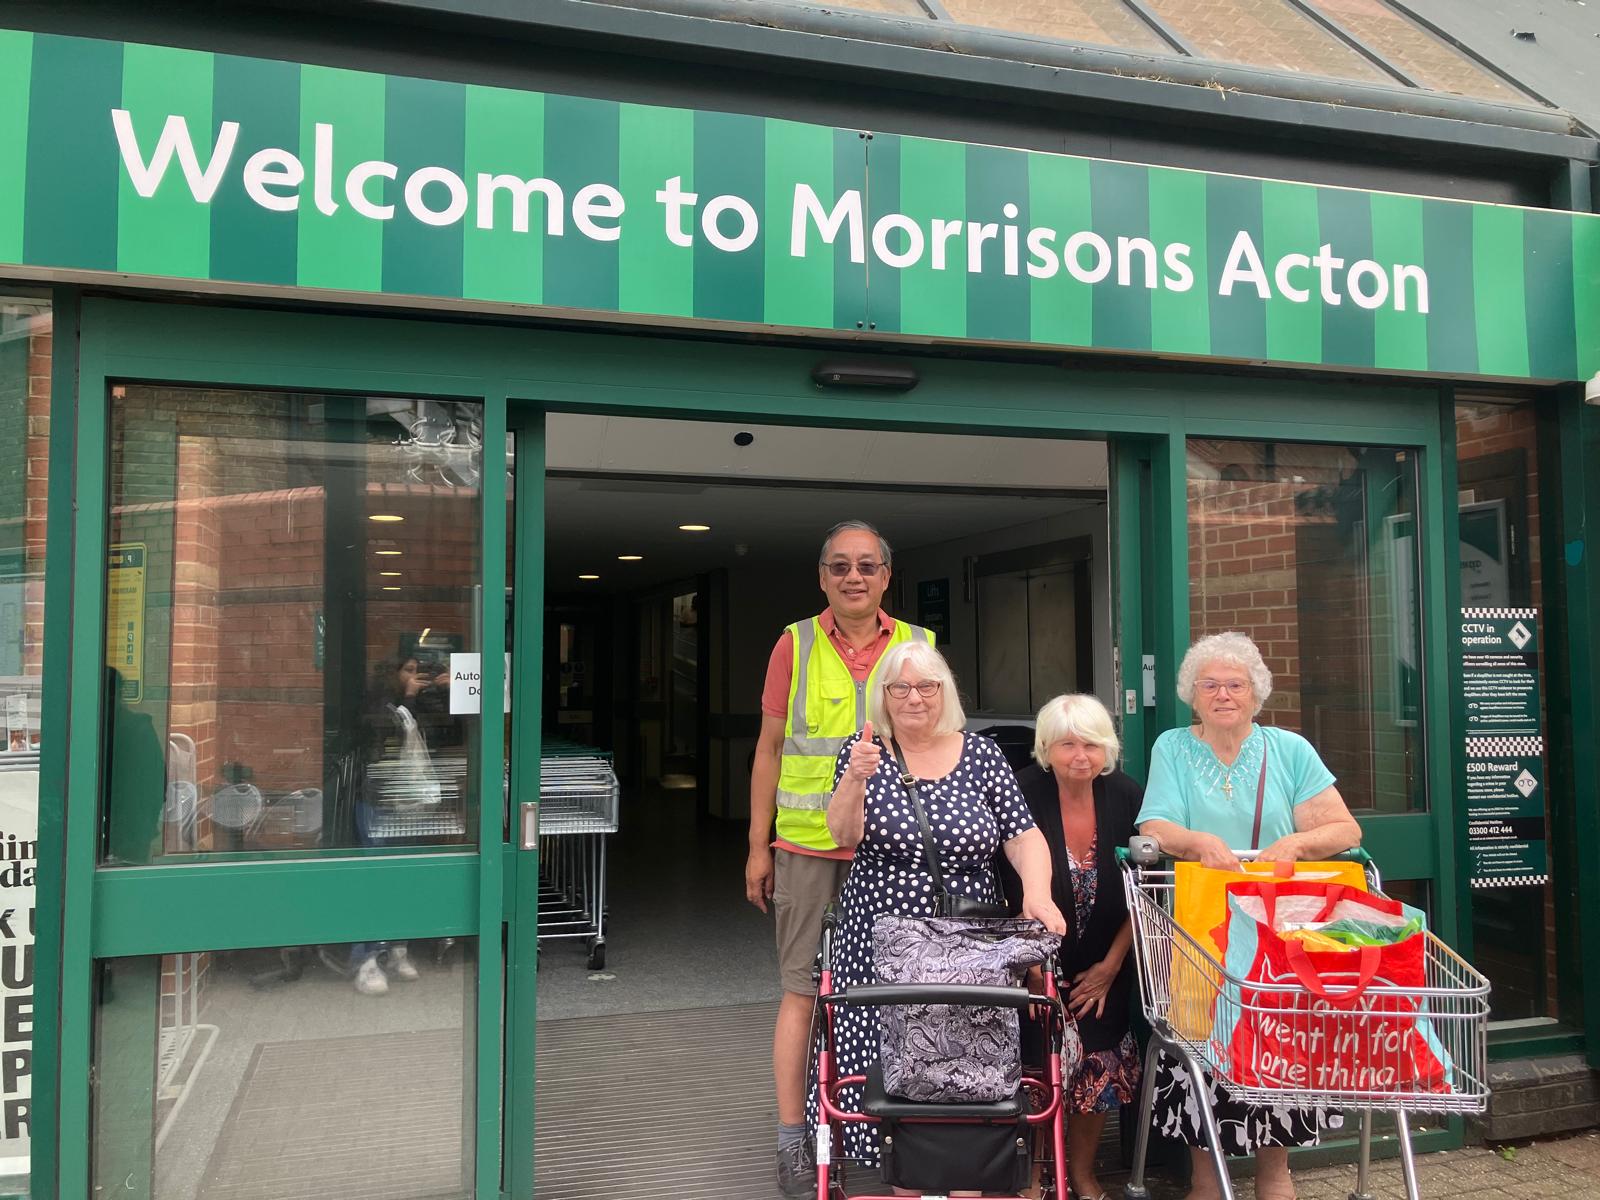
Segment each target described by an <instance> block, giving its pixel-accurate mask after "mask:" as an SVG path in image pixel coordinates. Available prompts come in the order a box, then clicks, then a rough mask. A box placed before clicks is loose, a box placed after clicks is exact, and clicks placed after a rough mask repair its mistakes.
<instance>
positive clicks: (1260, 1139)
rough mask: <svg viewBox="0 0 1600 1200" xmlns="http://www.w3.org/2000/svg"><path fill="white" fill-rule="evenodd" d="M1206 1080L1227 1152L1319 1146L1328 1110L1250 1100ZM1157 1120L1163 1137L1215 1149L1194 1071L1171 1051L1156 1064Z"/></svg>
mask: <svg viewBox="0 0 1600 1200" xmlns="http://www.w3.org/2000/svg"><path fill="white" fill-rule="evenodd" d="M1206 1083H1207V1084H1208V1085H1209V1086H1210V1091H1211V1095H1210V1101H1211V1111H1212V1112H1214V1113H1215V1114H1216V1117H1217V1132H1218V1133H1219V1134H1220V1135H1221V1137H1222V1152H1223V1153H1224V1154H1228V1155H1241V1154H1254V1153H1255V1152H1256V1151H1257V1150H1259V1149H1261V1148H1262V1147H1263V1146H1314V1145H1316V1144H1317V1141H1318V1138H1319V1134H1318V1131H1319V1130H1320V1129H1321V1127H1322V1125H1323V1123H1324V1122H1323V1116H1324V1113H1323V1110H1322V1109H1320V1108H1291V1107H1289V1106H1288V1105H1255V1104H1244V1103H1242V1102H1240V1101H1238V1100H1235V1099H1233V1097H1231V1096H1229V1095H1228V1093H1227V1092H1225V1091H1223V1090H1222V1088H1221V1087H1220V1086H1219V1085H1218V1084H1217V1082H1216V1081H1215V1080H1213V1079H1212V1078H1211V1077H1210V1075H1207V1076H1206ZM1151 1123H1152V1126H1153V1128H1154V1129H1155V1131H1156V1132H1157V1133H1159V1134H1161V1135H1162V1136H1163V1137H1170V1138H1182V1139H1183V1141H1184V1142H1185V1143H1186V1144H1188V1145H1190V1146H1198V1147H1200V1148H1201V1149H1203V1150H1204V1149H1210V1143H1209V1142H1208V1141H1207V1139H1206V1127H1205V1124H1204V1123H1203V1121H1202V1120H1201V1116H1200V1107H1199V1103H1198V1101H1197V1097H1196V1095H1195V1087H1194V1084H1193V1082H1192V1081H1191V1080H1190V1078H1189V1072H1188V1071H1186V1070H1185V1069H1184V1068H1183V1066H1182V1064H1181V1063H1180V1062H1179V1061H1178V1060H1177V1059H1176V1058H1173V1057H1172V1056H1170V1055H1168V1054H1166V1053H1165V1052H1163V1053H1162V1054H1160V1055H1159V1056H1158V1058H1157V1062H1156V1094H1155V1102H1154V1105H1153V1114H1152V1117H1151Z"/></svg>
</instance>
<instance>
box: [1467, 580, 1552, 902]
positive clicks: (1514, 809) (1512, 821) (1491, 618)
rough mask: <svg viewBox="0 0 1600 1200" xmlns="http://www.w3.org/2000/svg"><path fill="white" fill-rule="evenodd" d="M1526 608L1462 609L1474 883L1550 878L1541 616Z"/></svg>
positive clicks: (1533, 882)
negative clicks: (1541, 702)
mask: <svg viewBox="0 0 1600 1200" xmlns="http://www.w3.org/2000/svg"><path fill="white" fill-rule="evenodd" d="M1538 615H1539V614H1538V610H1537V609H1532V608H1463V609H1462V610H1461V624H1460V637H1461V658H1462V697H1463V701H1464V707H1465V710H1466V731H1467V735H1466V762H1465V779H1466V805H1465V811H1466V817H1467V840H1468V845H1469V848H1470V851H1471V854H1472V874H1471V884H1472V886H1473V887H1475V888H1504V887H1529V886H1542V885H1543V884H1544V883H1545V882H1546V881H1547V880H1548V879H1549V877H1550V858H1549V849H1548V846H1547V843H1546V819H1545V797H1544V739H1543V731H1542V728H1541V725H1540V718H1539V622H1538Z"/></svg>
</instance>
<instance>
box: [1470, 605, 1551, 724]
mask: <svg viewBox="0 0 1600 1200" xmlns="http://www.w3.org/2000/svg"><path fill="white" fill-rule="evenodd" d="M1538 630H1539V622H1538V612H1537V610H1536V609H1532V608H1464V609H1462V610H1461V657H1462V699H1463V703H1464V707H1465V709H1466V728H1467V735H1468V736H1469V737H1479V736H1482V735H1484V734H1521V735H1525V736H1530V737H1536V736H1538V735H1539V734H1540V733H1542V732H1543V731H1542V730H1541V729H1540V726H1539V634H1538Z"/></svg>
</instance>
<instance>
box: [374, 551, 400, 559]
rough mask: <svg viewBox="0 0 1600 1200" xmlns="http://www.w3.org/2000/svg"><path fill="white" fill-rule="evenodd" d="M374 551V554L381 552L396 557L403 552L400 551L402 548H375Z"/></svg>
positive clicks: (388, 556) (385, 555)
mask: <svg viewBox="0 0 1600 1200" xmlns="http://www.w3.org/2000/svg"><path fill="white" fill-rule="evenodd" d="M373 553H374V554H381V555H383V556H384V557H385V558H394V557H395V556H397V555H399V554H401V553H403V551H400V550H374V551H373Z"/></svg>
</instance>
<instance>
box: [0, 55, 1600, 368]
mask: <svg viewBox="0 0 1600 1200" xmlns="http://www.w3.org/2000/svg"><path fill="white" fill-rule="evenodd" d="M0 264H16V265H20V266H24V267H30V268H39V269H46V270H61V271H96V272H111V273H117V274H126V275H133V276H146V277H160V278H164V279H185V280H212V281H229V282H235V283H241V284H249V285H262V286H286V287H293V288H302V289H325V290H331V291H338V292H345V293H386V294H393V295H405V296H416V297H430V298H443V299H449V300H457V301H466V302H476V303H480V304H487V303H492V304H516V305H537V306H544V307H547V308H557V309H563V310H581V311H585V312H589V313H624V314H636V315H640V316H650V317H658V318H665V319H669V320H674V321H681V320H699V321H715V322H724V323H741V324H750V325H772V326H783V327H798V328H803V329H827V330H846V331H852V332H853V331H855V330H864V331H869V332H874V333H877V334H899V335H907V336H911V337H916V338H938V339H974V340H982V341H988V342H1007V343H1022V344H1030V343H1031V344H1037V345H1050V346H1062V347H1085V348H1094V349H1104V350H1118V351H1144V352H1154V353H1159V354H1168V355H1192V356H1205V357H1221V358H1230V359H1243V360H1252V361H1256V360H1259V361H1275V362H1285V363H1309V364H1320V365H1327V366H1348V367H1367V368H1379V369H1385V370H1404V371H1419V372H1431V373H1437V374H1448V375H1485V376H1499V377H1509V378H1536V379H1549V380H1571V379H1578V378H1585V377H1587V376H1588V375H1590V374H1592V373H1593V372H1595V371H1596V370H1600V218H1596V217H1592V216H1587V215H1573V214H1569V213H1560V212H1551V211H1544V210H1536V209H1521V208H1511V207H1504V206H1498V205H1487V204H1470V203H1462V202H1458V201H1448V200H1434V199H1425V198H1420V197H1412V196H1399V195H1389V194H1382V193H1370V192H1360V191H1352V190H1346V189H1340V188H1329V187H1312V186H1308V185H1304V184H1293V183H1283V182H1275V181H1272V180H1262V179H1251V178H1244V177H1240V176H1234V175H1214V174H1207V173H1202V172H1197V171H1182V170H1173V169H1166V168H1157V167H1143V166H1135V165H1130V164H1126V163H1117V162H1104V161H1100V160H1096V159H1085V158H1071V157H1066V156H1062V155H1051V154H1040V153H1032V152H1025V151H1020V150H1008V149H1001V148H997V147H991V146H978V145H966V144H961V143H957V142H941V141H933V140H929V139H925V138H913V137H899V136H894V135H888V134H881V133H879V134H866V133H863V132H860V131H856V130H842V129H830V128H824V127H821V126H816V125H804V124H798V123H795V122H791V121H780V120H771V119H765V118H760V117H751V116H741V115H736V114H729V113H719V112H697V111H688V110H684V109H670V108H655V107H649V106H645V105H637V104H620V103H615V102H611V101H604V100H593V99H584V98H578V97H571V96H557V95H546V94H541V93H537V92H518V91H509V90H505V89H500V88H493V87H482V86H477V85H472V84H461V83H449V82H439V81H432V80H424V79H413V78H408V77H404V76H395V75H387V76H386V75H376V74H369V73H363V72H358V71H347V70H340V69H335V68H330V67H320V66H302V65H299V64H296V63H287V62H276V61H269V60H265V59H256V58H242V57H237V56H231V55H223V54H209V53H202V52H198V51H192V50H178V49H170V48H164V47H155V46H144V45H135V44H123V43H117V42H105V41H95V40H88V39H81V38H68V37H59V36H54V35H45V34H30V33H23V32H13V31H5V30H0Z"/></svg>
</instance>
